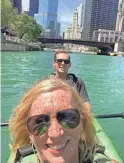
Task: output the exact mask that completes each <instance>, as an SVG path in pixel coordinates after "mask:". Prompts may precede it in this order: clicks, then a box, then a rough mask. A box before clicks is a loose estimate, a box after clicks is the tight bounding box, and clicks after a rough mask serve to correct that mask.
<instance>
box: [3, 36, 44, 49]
mask: <svg viewBox="0 0 124 163" xmlns="http://www.w3.org/2000/svg"><path fill="white" fill-rule="evenodd" d="M8 38H9V37H8ZM8 38H7V39H3V38H1V51H40V50H42V48H41V47H40V46H39V45H37V44H35V43H27V44H26V43H24V42H23V41H21V40H19V41H13V40H12V39H8Z"/></svg>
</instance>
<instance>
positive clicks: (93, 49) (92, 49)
mask: <svg viewBox="0 0 124 163" xmlns="http://www.w3.org/2000/svg"><path fill="white" fill-rule="evenodd" d="M98 50H99V49H98V48H97V47H89V50H88V51H93V52H98Z"/></svg>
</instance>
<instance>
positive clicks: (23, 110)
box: [9, 77, 95, 160]
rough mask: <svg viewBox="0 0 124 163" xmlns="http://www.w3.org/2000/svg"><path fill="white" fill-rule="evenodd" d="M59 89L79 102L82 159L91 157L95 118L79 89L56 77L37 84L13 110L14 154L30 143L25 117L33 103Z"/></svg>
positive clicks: (11, 128) (11, 121) (11, 129)
mask: <svg viewBox="0 0 124 163" xmlns="http://www.w3.org/2000/svg"><path fill="white" fill-rule="evenodd" d="M58 89H62V90H65V91H67V92H68V93H69V94H70V96H71V98H72V100H74V101H75V102H76V104H77V109H78V110H79V111H80V113H81V114H82V115H83V131H82V134H81V137H80V142H79V149H80V158H81V160H87V159H88V158H90V157H91V155H92V153H93V152H92V151H93V148H94V145H95V130H94V127H93V118H92V116H91V115H90V114H89V113H88V110H87V108H86V106H85V105H84V104H83V100H82V99H81V98H80V96H79V95H78V93H77V91H75V90H74V89H73V88H72V87H71V86H70V85H69V84H68V83H67V82H66V81H63V80H61V79H58V78H55V77H49V78H46V79H44V80H42V81H41V82H40V83H38V84H36V85H35V86H34V87H33V88H32V89H31V90H29V91H28V92H27V93H26V94H25V96H24V98H23V99H22V101H21V102H20V104H19V105H18V106H17V107H16V108H15V109H14V110H13V114H12V116H11V117H10V120H9V128H10V133H11V138H12V139H13V145H12V151H13V152H14V155H15V153H16V151H17V149H18V148H20V147H23V146H25V145H29V143H30V139H29V135H28V132H27V129H26V123H25V119H26V118H27V115H28V111H29V109H30V107H31V105H32V103H33V102H34V101H35V99H36V98H37V97H38V96H39V95H41V94H43V93H45V92H50V91H54V90H58ZM81 151H82V152H81Z"/></svg>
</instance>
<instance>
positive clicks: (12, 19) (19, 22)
mask: <svg viewBox="0 0 124 163" xmlns="http://www.w3.org/2000/svg"><path fill="white" fill-rule="evenodd" d="M0 3H1V26H2V28H3V27H8V28H9V29H10V31H12V32H13V33H15V34H16V35H17V37H19V38H21V39H24V40H25V41H36V40H37V38H38V37H39V36H40V34H41V33H42V31H43V29H42V27H41V26H40V25H39V24H37V22H36V20H35V19H34V18H32V17H30V16H28V15H26V14H18V12H17V10H16V9H13V7H12V3H11V2H10V0H0Z"/></svg>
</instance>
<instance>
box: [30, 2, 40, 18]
mask: <svg viewBox="0 0 124 163" xmlns="http://www.w3.org/2000/svg"><path fill="white" fill-rule="evenodd" d="M38 9H39V0H30V1H29V16H32V17H34V14H36V13H38Z"/></svg>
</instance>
